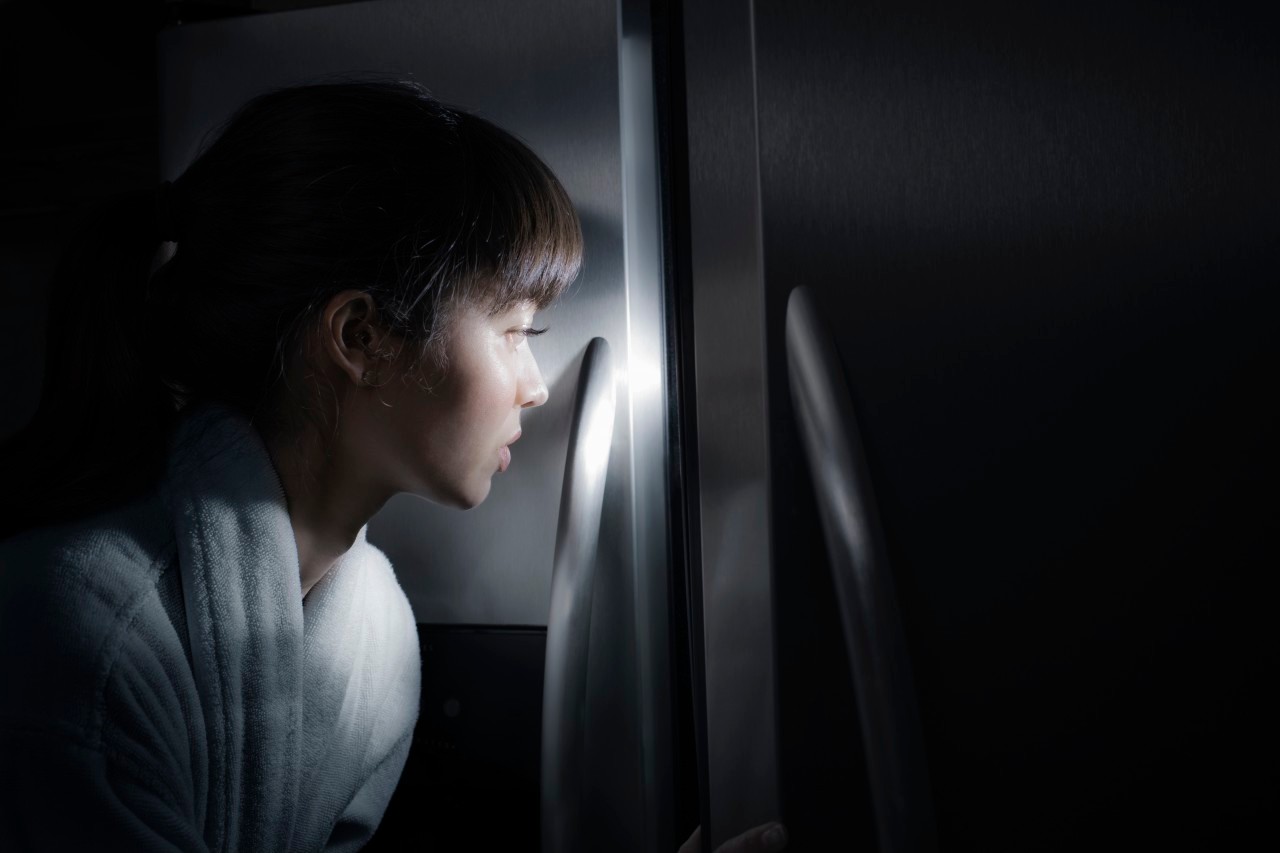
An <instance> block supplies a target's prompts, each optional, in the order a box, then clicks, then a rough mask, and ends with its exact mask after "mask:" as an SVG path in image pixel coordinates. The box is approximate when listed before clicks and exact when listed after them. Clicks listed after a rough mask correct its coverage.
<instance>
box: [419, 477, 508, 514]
mask: <svg viewBox="0 0 1280 853" xmlns="http://www.w3.org/2000/svg"><path fill="white" fill-rule="evenodd" d="M492 485H493V484H492V483H490V482H489V481H488V480H480V481H478V482H476V483H460V484H455V485H452V486H451V487H448V488H441V487H439V486H437V487H436V488H432V489H426V490H424V491H419V492H415V494H417V495H418V497H420V498H424V499H426V500H429V501H431V502H432V503H433V504H439V505H440V506H447V507H450V508H452V509H461V510H468V509H474V508H476V507H477V506H479V505H480V504H482V503H484V499H485V498H487V497H489V489H490V487H491V486H492Z"/></svg>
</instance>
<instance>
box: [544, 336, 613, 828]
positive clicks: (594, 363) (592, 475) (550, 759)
mask: <svg viewBox="0 0 1280 853" xmlns="http://www.w3.org/2000/svg"><path fill="white" fill-rule="evenodd" d="M616 403H617V394H616V391H615V388H614V378H613V358H612V356H611V355H610V351H609V344H608V342H607V341H605V339H604V338H593V339H592V340H591V342H590V343H589V344H587V351H586V354H585V355H584V356H583V359H582V370H581V373H580V374H579V378H578V393H577V397H576V398H575V399H574V404H573V423H572V426H571V427H570V430H569V450H568V453H567V454H566V457H565V465H564V487H563V489H562V490H561V492H560V520H559V523H558V525H557V528H556V549H555V561H554V565H553V568H552V574H551V612H550V614H549V616H548V619H547V656H546V663H545V667H544V670H543V680H542V779H541V785H540V789H541V797H542V806H541V807H542V850H543V853H571V851H575V850H581V849H582V846H583V845H582V843H581V840H580V838H579V835H580V832H581V829H580V827H581V825H582V821H583V817H584V816H585V812H584V807H585V796H586V780H585V778H584V773H585V760H584V759H585V748H584V742H583V733H584V731H585V729H586V725H585V724H586V703H587V646H588V643H589V641H590V634H591V589H592V585H593V582H594V579H595V567H596V546H597V544H598V542H599V539H600V511H601V508H602V506H603V504H604V485H605V474H606V473H607V471H608V467H609V449H610V446H611V445H612V442H613V420H614V410H615V408H616Z"/></svg>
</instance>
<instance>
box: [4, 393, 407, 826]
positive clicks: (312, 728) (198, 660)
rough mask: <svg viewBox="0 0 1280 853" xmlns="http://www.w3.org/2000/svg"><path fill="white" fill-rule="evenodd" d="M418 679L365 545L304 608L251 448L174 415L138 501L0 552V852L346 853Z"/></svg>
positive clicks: (270, 490)
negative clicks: (165, 451) (164, 448)
mask: <svg viewBox="0 0 1280 853" xmlns="http://www.w3.org/2000/svg"><path fill="white" fill-rule="evenodd" d="M420 678H421V661H420V659H419V653H418V641H417V631H416V627H415V624H414V620H413V615H412V612H411V610H410V608H409V603H408V601H407V600H406V598H405V596H404V593H403V591H402V590H401V589H400V586H399V584H398V583H397V582H396V579H395V575H394V574H393V573H392V571H391V566H390V564H389V563H388V562H387V559H386V557H385V556H384V555H383V554H382V552H381V551H379V550H378V549H377V548H375V547H374V546H372V545H370V544H369V543H368V542H366V541H365V531H364V530H361V531H360V535H359V538H358V539H357V540H356V543H355V544H354V545H353V546H352V548H351V550H350V551H348V552H347V553H346V555H344V556H343V558H342V559H341V560H340V561H339V562H338V563H337V564H336V565H335V566H334V567H333V569H332V570H330V571H329V573H328V574H326V575H325V576H324V577H323V578H322V579H321V580H320V581H319V582H317V583H316V585H315V586H314V587H313V588H312V589H311V591H310V592H309V593H308V595H307V597H306V600H305V601H304V600H303V598H302V588H301V581H300V578H299V572H298V552H297V544H296V542H295V540H294V536H293V529H292V527H291V525H290V522H289V513H288V509H287V506H286V503H285V495H284V490H283V488H282V486H281V483H280V479H279V477H278V476H277V475H276V473H275V470H274V468H273V467H272V465H271V461H270V458H269V456H268V455H267V452H266V448H265V446H264V444H263V443H262V440H261V438H260V437H259V435H258V433H257V432H256V431H255V430H254V428H253V427H252V425H251V424H250V423H249V422H248V421H247V420H245V419H244V418H243V417H241V416H239V415H237V414H235V413H233V412H232V411H231V410H229V409H226V408H223V407H219V406H212V405H203V406H200V407H198V408H195V409H194V410H188V412H187V413H186V414H185V417H184V419H183V420H182V422H181V423H180V425H179V427H178V428H177V430H176V431H175V433H174V437H173V440H172V442H171V445H170V455H169V465H168V471H167V474H166V476H165V478H164V480H163V482H162V483H161V484H160V487H159V488H158V489H157V490H156V491H154V492H152V493H151V494H150V495H148V496H146V497H144V498H141V499H139V500H136V501H134V502H132V503H130V504H128V505H126V506H123V507H121V508H119V509H116V510H113V511H111V512H108V513H106V514H104V515H100V516H98V517H96V518H94V519H92V520H90V521H87V522H80V523H76V524H73V525H64V526H60V527H55V528H45V529H42V530H38V531H29V532H27V533H24V534H21V535H19V536H17V537H14V538H12V539H10V540H7V541H5V542H4V543H0V786H2V788H0V850H2V851H9V850H15V851H17V850H27V849H33V850H131V851H132V850H136V851H150V850H181V851H206V850H208V851H215V850H217V851H224V850H225V851H250V850H262V851H312V850H355V849H358V848H359V847H360V846H361V845H363V844H364V843H365V842H366V841H367V840H368V839H369V837H370V836H371V835H372V833H373V830H374V829H375V828H376V827H377V825H378V822H379V821H380V820H381V818H382V814H383V812H384V811H385V809H386V806H387V802H388V800H389V799H390V798H391V792H392V790H393V789H394V788H395V785H396V782H397V780H398V779H399V777H400V772H401V771H402V770H403V768H404V763H405V759H406V757H407V755H408V752H409V745H410V741H411V738H412V734H413V727H414V722H415V721H416V719H417V715H418V698H419V685H420Z"/></svg>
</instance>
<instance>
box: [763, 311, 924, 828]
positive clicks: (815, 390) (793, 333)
mask: <svg viewBox="0 0 1280 853" xmlns="http://www.w3.org/2000/svg"><path fill="white" fill-rule="evenodd" d="M786 328H787V331H786V335H787V338H786V340H787V366H788V372H789V374H790V378H791V397H792V400H793V402H794V405H795V411H796V420H797V422H798V424H797V425H798V426H799V428H800V438H801V440H802V442H803V443H804V449H805V455H806V457H807V459H808V463H809V472H810V475H811V477H812V478H813V483H814V488H815V490H816V491H817V493H818V494H817V497H818V510H819V513H820V515H821V517H822V529H823V533H824V538H825V539H826V542H827V554H828V559H829V561H830V564H831V572H832V575H833V577H834V581H835V589H836V592H837V594H838V596H839V607H840V616H841V622H842V623H843V628H844V638H845V645H846V648H847V650H848V655H849V662H850V665H851V668H852V670H853V672H852V675H853V678H854V685H855V693H856V695H857V700H858V712H859V716H860V717H861V719H862V737H863V748H864V750H865V752H866V756H867V772H868V775H869V776H870V779H871V795H872V799H873V800H874V802H875V812H876V829H877V832H876V834H877V837H878V838H879V841H880V844H879V849H880V851H881V853H903V852H904V851H930V850H934V849H936V847H937V841H936V838H935V837H934V830H933V803H932V799H931V796H930V793H929V779H928V774H927V770H926V766H925V756H924V743H923V740H922V737H921V733H920V715H919V712H918V710H917V709H916V698H915V693H914V689H913V687H912V678H911V665H910V661H909V658H908V655H907V648H906V642H905V640H904V638H903V635H902V623H901V618H900V616H899V614H898V604H897V600H896V598H895V595H894V590H893V577H892V574H891V573H890V569H889V564H888V558H887V556H886V554H885V548H884V542H883V536H882V534H881V532H880V520H879V518H878V516H877V511H876V506H875V496H874V493H873V492H872V489H871V482H870V474H869V472H868V470H867V461H866V457H865V455H864V454H863V451H862V439H861V437H860V433H859V431H858V422H857V418H856V417H855V416H854V412H853V403H852V402H851V401H850V399H849V392H848V389H847V388H846V387H845V384H844V383H845V380H844V371H843V369H842V368H841V366H840V356H839V355H838V354H837V352H836V349H835V345H834V343H833V341H832V336H831V330H830V328H829V326H828V325H827V323H826V322H825V321H824V320H823V319H822V314H821V310H820V308H819V306H818V303H817V301H816V300H815V299H814V297H813V293H812V292H811V291H810V290H809V289H808V288H803V287H800V288H796V289H795V290H793V291H791V296H790V298H789V299H788V302H787V318H786ZM833 677H835V678H839V677H840V675H839V674H835V675H833Z"/></svg>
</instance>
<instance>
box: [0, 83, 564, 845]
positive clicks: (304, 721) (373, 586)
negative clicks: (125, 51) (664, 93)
mask: <svg viewBox="0 0 1280 853" xmlns="http://www.w3.org/2000/svg"><path fill="white" fill-rule="evenodd" d="M157 210H158V211H159V213H158V215H157V213H156V211H157ZM153 217H154V219H153ZM153 222H156V226H155V227H156V228H158V229H159V232H158V233H152V232H153V226H152V223H153ZM160 240H163V241H164V242H165V243H168V244H172V245H170V246H168V247H167V248H169V249H171V251H168V252H166V253H164V254H165V255H167V257H163V256H162V257H161V258H159V259H157V258H156V255H157V245H158V243H159V242H160ZM71 250H72V251H70V252H69V254H68V256H67V260H66V262H65V263H64V264H63V266H62V267H61V269H60V273H59V275H58V277H57V279H56V281H55V293H54V301H53V304H52V308H51V313H50V318H51V322H50V328H49V333H48V334H49V342H50V345H49V359H48V362H47V365H46V377H47V380H46V384H45V387H44V392H43V398H42V401H41V407H40V410H39V412H38V414H37V416H36V418H35V421H34V422H33V423H32V425H31V426H30V427H29V428H28V429H27V430H26V431H25V432H24V433H22V434H21V435H19V436H18V437H17V438H16V439H14V440H13V441H10V442H9V443H8V444H7V445H6V446H5V448H4V450H3V457H2V459H0V461H2V462H3V465H4V478H5V483H6V493H7V494H6V498H5V500H6V512H5V513H4V527H3V529H2V531H0V532H3V534H4V535H5V536H6V537H7V538H6V539H5V541H4V542H3V544H0V671H2V672H4V675H5V679H6V682H5V690H4V691H3V694H2V695H0V767H2V768H3V770H4V772H3V776H4V783H3V784H4V791H3V796H0V849H5V850H16V849H53V850H61V849H128V850H153V849H164V850H206V849H211V850H290V851H304V850H321V849H324V850H354V849H357V848H358V847H360V846H361V845H362V844H363V843H364V842H365V841H367V840H368V838H369V837H370V836H371V835H372V833H373V831H374V829H375V828H376V827H377V825H378V822H379V820H380V819H381V817H382V814H383V812H384V810H385V808H386V805H387V802H388V800H389V799H390V796H391V792H392V790H393V788H394V787H395V784H396V781H397V779H398V778H399V776H400V772H401V770H402V769H403V766H404V763H405V758H406V756H407V754H408V750H409V744H410V739H411V735H412V732H413V726H414V722H415V720H416V718H417V712H418V694H419V684H420V682H419V679H420V671H419V670H420V661H419V656H418V646H417V637H416V631H415V625H414V620H413V616H412V613H411V612H410V609H409V605H408V602H407V600H406V598H405V596H404V594H403V592H402V591H401V589H400V587H399V585H398V584H397V582H396V579H395V576H394V575H393V574H392V571H391V567H390V566H389V564H388V563H387V560H386V558H385V557H384V556H383V555H382V553H381V552H380V551H378V549H377V548H375V547H373V546H372V545H370V544H369V543H368V542H367V541H366V539H365V526H366V524H367V522H368V521H369V519H370V518H371V517H372V516H373V514H374V513H376V512H377V511H378V509H379V508H380V507H381V506H382V505H383V504H384V503H385V502H386V501H387V499H388V498H390V497H391V496H392V495H394V494H396V493H397V492H411V493H414V494H417V495H420V496H422V497H424V498H428V499H430V500H433V501H437V502H440V503H443V504H447V505H451V506H457V507H471V506H475V505H476V504H478V503H480V502H481V501H483V500H484V498H485V497H486V495H487V494H488V491H489V487H490V478H491V477H492V475H494V474H495V473H497V472H500V471H502V470H505V469H506V467H507V465H508V464H510V462H511V451H510V449H509V446H510V445H511V444H512V443H513V442H514V441H515V440H516V439H518V438H519V436H520V419H521V415H522V413H523V411H524V410H525V409H527V408H530V407H533V406H538V405H541V404H542V403H543V402H545V401H546V399H547V389H546V386H545V384H544V383H543V380H542V376H541V374H540V373H539V371H538V366H537V363H536V361H535V359H534V357H533V354H532V353H531V352H530V351H529V347H528V342H527V339H528V337H529V336H531V335H535V334H539V333H540V331H541V330H536V329H533V328H532V327H531V323H532V319H533V315H534V313H535V311H537V310H539V309H542V308H545V307H546V306H547V305H548V304H550V303H551V302H552V301H553V300H554V299H555V298H556V297H557V296H558V295H559V294H560V293H561V292H562V291H563V290H564V288H565V287H566V286H567V285H568V284H569V282H570V281H572V280H573V278H574V277H575V275H576V274H577V271H578V267H579V264H580V260H581V252H582V239H581V232H580V229H579V225H578V220H577V217H576V215H575V213H574V211H573V207H572V205H571V203H570V201H569V199H568V196H567V195H566V194H565V192H564V190H563V188H562V187H561V186H560V184H559V182H558V181H557V180H556V179H555V177H554V176H553V175H552V174H551V172H550V171H549V170H548V169H547V168H546V167H545V165H543V164H542V163H541V162H540V161H539V160H538V158H537V157H536V156H534V155H533V154H532V152H530V151H529V150H528V149H527V148H526V147H525V146H524V145H522V144H521V143H520V142H518V141H517V140H515V139H514V138H513V137H511V136H510V135H509V134H507V133H505V132H504V131H502V130H500V129H498V128H496V127H494V126H493V125H492V124H490V123H488V122H486V121H484V120H482V119H479V118H476V117H474V116H471V115H468V114H466V113H464V112H461V111H458V110H454V109H450V108H447V107H445V106H443V105H441V104H440V103H438V102H437V101H435V100H433V99H432V98H430V97H429V96H427V95H426V94H425V93H424V92H423V91H421V90H420V89H419V88H417V87H415V86H413V85H410V84H405V83H389V82H361V83H338V84H326V85H317V86H306V87H300V88H293V89H287V90H282V91H278V92H274V93H270V94H267V95H263V96H261V97H259V98H256V99H254V100H253V101H251V102H250V103H249V104H247V105H246V106H245V107H244V108H242V109H241V110H240V111H239V112H238V113H237V114H236V116H235V117H234V118H233V119H232V120H231V121H230V122H229V123H228V124H227V125H226V126H225V128H224V129H223V130H222V132H221V134H220V135H219V136H218V138H217V139H216V141H215V142H213V144H212V145H210V146H209V147H208V149H207V150H206V151H204V153H202V154H201V155H200V156H199V158H198V159H196V161H195V162H194V163H192V165H191V166H190V167H189V168H188V169H187V170H186V172H185V173H184V174H183V175H182V176H181V177H180V178H179V179H178V180H177V181H175V182H174V183H173V184H172V185H171V186H165V187H164V188H162V192H161V194H160V197H159V203H158V205H157V201H156V199H155V198H154V197H151V196H147V197H136V198H131V199H128V200H123V201H120V202H119V203H118V204H116V205H115V206H113V207H111V208H110V209H106V210H104V211H101V212H100V215H99V216H98V217H97V218H96V219H94V220H92V221H91V222H90V223H89V227H88V228H87V229H85V230H84V231H82V232H81V233H80V236H79V237H77V239H76V241H75V242H74V244H73V245H72V246H71ZM157 260H163V263H161V264H160V265H159V266H158V268H156V269H155V270H154V273H152V272H151V268H152V267H153V266H155V265H156V261H157Z"/></svg>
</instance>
